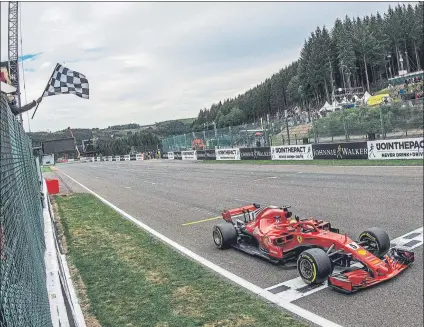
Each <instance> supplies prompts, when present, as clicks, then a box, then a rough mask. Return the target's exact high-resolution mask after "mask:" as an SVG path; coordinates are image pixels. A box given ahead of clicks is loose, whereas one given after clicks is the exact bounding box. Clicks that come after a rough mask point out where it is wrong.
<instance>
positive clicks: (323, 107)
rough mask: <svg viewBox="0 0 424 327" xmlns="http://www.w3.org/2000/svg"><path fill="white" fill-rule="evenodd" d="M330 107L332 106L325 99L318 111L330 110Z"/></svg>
mask: <svg viewBox="0 0 424 327" xmlns="http://www.w3.org/2000/svg"><path fill="white" fill-rule="evenodd" d="M331 108H332V106H331V105H330V104H329V103H328V102H327V101H325V103H324V105H323V106H322V108H321V109H320V110H319V112H323V111H330V110H332V109H331Z"/></svg>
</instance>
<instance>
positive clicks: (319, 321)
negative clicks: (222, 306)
mask: <svg viewBox="0 0 424 327" xmlns="http://www.w3.org/2000/svg"><path fill="white" fill-rule="evenodd" d="M61 173H62V174H64V175H65V176H67V177H68V178H69V179H71V180H72V181H74V182H75V183H76V184H78V185H80V186H81V187H83V188H84V189H86V190H87V191H88V192H90V193H91V194H93V195H94V196H96V197H97V198H98V199H99V200H100V201H102V202H103V203H105V204H106V205H108V206H110V207H111V208H112V209H114V210H115V211H116V212H118V213H119V214H121V215H122V216H124V217H125V218H127V219H128V220H130V221H132V222H133V223H135V224H136V225H138V226H140V227H141V228H143V229H144V230H146V231H147V232H149V233H150V234H152V235H154V236H156V237H157V238H159V239H161V240H162V241H164V242H165V243H167V244H169V245H170V246H172V247H174V248H175V249H177V250H178V251H180V252H182V253H184V254H185V255H186V256H188V257H190V258H192V259H194V260H196V261H197V262H199V263H201V264H202V265H204V266H206V267H208V268H210V269H212V270H214V271H215V272H217V273H219V274H220V275H222V276H224V277H226V278H228V279H230V280H231V281H233V282H234V283H237V284H238V285H240V286H242V287H244V288H246V289H248V290H249V291H251V292H253V293H255V294H257V295H259V296H262V297H263V298H265V299H266V300H268V301H270V302H272V303H275V304H277V305H278V306H280V307H282V308H283V309H286V310H288V311H290V312H292V313H294V314H296V315H298V316H299V317H302V318H304V319H306V320H309V321H311V322H313V323H314V324H316V325H318V326H322V327H342V326H341V325H339V324H336V323H334V322H332V321H330V320H327V319H325V318H324V317H321V316H318V315H316V314H315V313H313V312H310V311H308V310H305V309H303V308H301V307H299V306H297V305H295V304H293V303H290V302H288V301H286V300H284V299H282V298H280V297H278V296H276V295H275V294H272V293H271V292H269V291H267V290H265V289H263V288H261V287H259V286H257V285H255V284H253V283H250V282H248V281H247V280H245V279H243V278H241V277H239V276H237V275H235V274H233V273H231V272H229V271H228V270H226V269H224V268H221V267H220V266H218V265H216V264H214V263H212V262H211V261H209V260H207V259H205V258H203V257H201V256H200V255H198V254H196V253H194V252H192V251H190V250H189V249H187V248H185V247H183V246H182V245H180V244H178V243H176V242H174V241H172V240H171V239H169V238H168V237H166V236H164V235H162V234H160V233H159V232H157V231H155V230H154V229H152V228H150V227H149V226H147V225H146V224H144V223H142V222H141V221H139V220H137V219H135V218H134V217H132V216H131V215H129V214H128V213H126V212H125V211H123V210H121V209H119V208H118V207H117V206H115V205H114V204H112V203H110V202H109V201H107V200H106V199H104V198H102V197H101V196H100V195H98V194H97V193H95V192H94V191H92V190H90V189H89V188H88V187H86V186H84V185H82V184H81V183H79V182H78V181H76V180H75V179H73V178H72V177H71V176H69V175H68V174H66V173H64V172H61Z"/></svg>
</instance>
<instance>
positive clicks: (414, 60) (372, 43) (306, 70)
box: [192, 2, 424, 131]
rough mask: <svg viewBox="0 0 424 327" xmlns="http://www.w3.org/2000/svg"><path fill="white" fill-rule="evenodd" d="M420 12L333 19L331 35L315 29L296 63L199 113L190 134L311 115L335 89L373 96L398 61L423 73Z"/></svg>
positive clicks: (401, 9)
mask: <svg viewBox="0 0 424 327" xmlns="http://www.w3.org/2000/svg"><path fill="white" fill-rule="evenodd" d="M423 7H424V6H423V2H419V3H418V4H417V5H415V6H412V5H410V4H408V5H405V4H403V5H398V6H396V7H392V6H389V8H388V10H387V12H385V13H384V14H383V15H381V14H380V13H377V14H375V15H374V14H371V15H370V16H366V17H363V18H362V19H361V18H359V17H357V18H351V17H349V16H346V17H344V19H336V21H335V23H334V26H333V27H332V28H331V30H329V29H328V28H327V27H325V26H323V27H317V28H316V30H315V31H313V32H311V33H310V35H309V36H308V38H307V39H306V40H305V42H304V45H303V48H302V50H301V53H300V58H299V59H298V60H297V61H295V62H293V63H291V64H290V65H288V66H287V67H284V68H283V69H281V70H280V71H279V72H278V73H276V74H274V75H273V76H272V77H270V78H268V79H266V80H265V81H264V82H263V83H261V84H259V85H257V86H256V87H254V88H252V89H250V90H249V91H247V92H246V93H244V94H242V95H238V96H237V97H236V98H233V99H226V100H225V101H223V102H222V101H219V103H215V104H213V105H212V106H211V107H210V108H209V109H203V110H200V112H199V114H198V117H197V119H196V120H195V121H194V122H193V124H192V128H193V130H194V131H201V130H203V128H204V127H203V126H204V124H205V123H208V122H209V123H210V122H213V121H214V122H215V123H216V125H217V127H225V126H231V125H237V124H242V123H244V122H249V121H253V120H257V119H258V118H259V117H265V116H266V114H276V113H277V112H282V111H284V110H289V111H290V110H291V109H293V108H294V107H295V106H299V107H301V108H302V109H303V110H307V111H308V112H310V111H311V110H313V109H318V108H320V107H321V106H322V105H323V104H324V103H325V101H328V102H330V103H331V99H332V94H333V92H334V94H336V89H337V88H351V87H363V90H367V91H368V92H369V93H371V92H374V91H376V90H378V89H381V88H382V87H384V86H386V84H385V82H384V81H387V79H388V78H390V77H392V76H395V75H397V72H398V71H399V70H400V69H401V68H400V61H399V59H400V57H399V55H401V56H402V59H403V67H404V69H407V70H408V72H410V71H415V70H418V69H420V68H422V66H423V64H424V26H423V25H424V24H423V19H424V18H423V17H424V11H423Z"/></svg>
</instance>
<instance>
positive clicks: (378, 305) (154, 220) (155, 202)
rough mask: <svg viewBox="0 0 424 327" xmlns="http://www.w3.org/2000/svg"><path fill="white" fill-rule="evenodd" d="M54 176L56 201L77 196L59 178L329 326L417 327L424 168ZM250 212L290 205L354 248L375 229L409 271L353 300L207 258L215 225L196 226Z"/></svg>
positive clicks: (86, 168) (123, 165) (63, 168)
mask: <svg viewBox="0 0 424 327" xmlns="http://www.w3.org/2000/svg"><path fill="white" fill-rule="evenodd" d="M58 169H59V171H57V172H56V174H58V176H59V177H60V178H61V182H62V183H61V188H62V189H61V191H63V192H66V191H69V190H70V189H71V190H73V191H76V192H81V191H84V190H83V189H82V188H81V187H80V186H78V185H77V184H75V183H74V182H72V181H71V180H70V179H68V178H67V177H66V176H65V175H64V174H62V172H64V173H66V174H68V175H69V176H70V177H72V178H74V179H75V180H77V181H78V182H80V183H81V184H83V185H85V186H86V187H88V188H89V189H91V190H92V191H94V192H96V193H97V194H99V195H100V196H102V197H103V198H105V199H106V200H108V201H110V202H111V203H113V204H114V205H116V206H118V207H119V208H120V209H122V210H124V211H125V212H127V213H129V214H130V215H132V216H133V217H135V218H137V219H139V220H140V221H142V222H143V223H145V224H147V225H148V226H150V227H152V228H153V229H155V230H156V231H158V232H159V233H162V234H163V235H165V236H167V237H169V238H170V239H172V240H174V241H176V242H178V243H179V244H181V245H183V246H185V247H187V248H188V249H190V250H192V251H194V252H195V253H197V254H199V255H201V256H203V257H204V258H206V259H208V260H210V261H212V262H213V263H215V264H218V265H220V266H222V267H223V268H225V269H227V270H229V271H230V272H232V273H235V274H237V275H238V276H240V277H242V278H244V279H246V280H247V281H249V282H252V283H254V284H256V285H258V286H260V287H262V288H270V289H271V292H273V293H278V294H279V296H282V297H283V298H286V299H287V300H288V301H292V302H293V303H294V304H296V305H298V306H300V307H302V308H304V309H306V310H309V311H311V312H313V313H315V314H318V315H320V316H322V317H324V318H326V319H328V320H331V321H333V322H335V323H338V324H340V325H342V326H345V327H347V326H352V327H361V326H397V327H403V326H405V327H406V326H408V327H413V326H423V315H422V310H423V248H422V244H423V230H422V226H423V168H422V167H322V166H282V165H281V166H279V165H263V166H259V165H250V164H205V163H201V162H188V161H187V162H186V161H166V160H150V161H128V162H92V163H75V164H67V165H60V166H58ZM252 202H257V203H260V204H274V205H284V204H288V205H291V206H292V208H291V210H292V211H293V214H297V215H299V216H300V217H305V216H306V217H307V216H315V217H318V218H321V219H327V220H329V221H331V222H332V224H333V226H334V227H338V228H340V230H341V232H347V233H348V234H349V236H351V237H352V238H356V237H357V236H359V234H360V232H361V231H363V230H364V229H365V228H367V227H372V226H378V227H381V228H383V229H385V230H386V231H387V232H388V233H389V235H390V237H391V239H396V242H395V243H397V244H401V245H404V246H405V247H407V248H408V247H409V248H414V251H415V257H416V262H415V263H414V264H413V265H412V266H411V267H410V268H409V269H408V270H406V271H405V272H404V273H403V274H401V275H400V276H398V277H397V278H395V279H393V280H391V281H388V282H386V283H384V284H380V285H378V286H375V287H373V288H371V289H368V290H365V291H361V292H359V293H356V294H353V295H344V294H341V293H338V292H336V291H334V290H332V289H329V288H326V287H325V286H323V287H320V288H319V289H311V288H308V287H304V286H305V284H302V283H299V281H298V274H297V271H296V269H295V268H293V267H286V268H283V267H281V266H275V265H273V264H271V263H268V262H266V261H263V260H261V259H258V258H253V257H250V256H248V255H246V254H243V253H240V252H238V251H236V250H233V249H230V250H224V251H222V250H218V249H216V248H215V245H214V243H213V240H212V227H213V226H214V224H216V223H218V222H220V219H209V220H206V221H202V220H205V219H208V218H214V217H217V216H219V215H220V213H221V211H222V209H224V208H233V207H237V206H241V205H245V204H250V203H252ZM189 223H192V224H189ZM420 228H421V229H420ZM413 231H414V233H413V234H411V232H413ZM402 236H405V238H402ZM399 237H401V238H399ZM281 284H283V285H281ZM311 326H313V325H312V324H311Z"/></svg>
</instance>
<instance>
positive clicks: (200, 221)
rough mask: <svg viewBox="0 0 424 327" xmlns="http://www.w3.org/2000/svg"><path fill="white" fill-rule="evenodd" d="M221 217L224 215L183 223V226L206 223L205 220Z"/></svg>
mask: <svg viewBox="0 0 424 327" xmlns="http://www.w3.org/2000/svg"><path fill="white" fill-rule="evenodd" d="M220 218H222V216H218V217H212V218H208V219H202V220H198V221H192V222H189V223H185V224H183V226H188V225H193V224H199V223H204V222H205V221H210V220H216V219H220Z"/></svg>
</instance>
